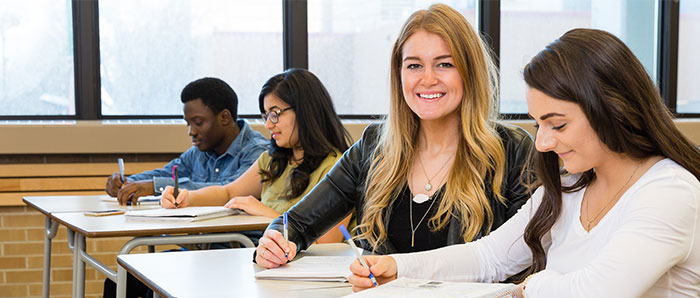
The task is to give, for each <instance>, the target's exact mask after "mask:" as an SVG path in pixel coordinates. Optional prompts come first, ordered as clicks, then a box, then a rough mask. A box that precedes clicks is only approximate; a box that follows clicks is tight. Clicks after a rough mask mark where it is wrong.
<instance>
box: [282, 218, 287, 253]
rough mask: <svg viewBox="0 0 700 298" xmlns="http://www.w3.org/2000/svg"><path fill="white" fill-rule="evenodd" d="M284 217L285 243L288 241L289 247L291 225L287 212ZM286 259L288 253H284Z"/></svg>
mask: <svg viewBox="0 0 700 298" xmlns="http://www.w3.org/2000/svg"><path fill="white" fill-rule="evenodd" d="M282 217H283V218H284V241H287V247H289V232H288V230H289V225H288V224H287V212H285V213H284V214H283V215H282ZM284 257H285V258H286V257H287V252H286V251H285V252H284Z"/></svg>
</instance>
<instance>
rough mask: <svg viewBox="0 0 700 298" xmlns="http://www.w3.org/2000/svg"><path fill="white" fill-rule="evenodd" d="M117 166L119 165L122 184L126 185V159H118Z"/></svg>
mask: <svg viewBox="0 0 700 298" xmlns="http://www.w3.org/2000/svg"><path fill="white" fill-rule="evenodd" d="M117 164H119V175H120V176H121V178H122V183H126V178H124V159H122V158H121V157H120V158H117Z"/></svg>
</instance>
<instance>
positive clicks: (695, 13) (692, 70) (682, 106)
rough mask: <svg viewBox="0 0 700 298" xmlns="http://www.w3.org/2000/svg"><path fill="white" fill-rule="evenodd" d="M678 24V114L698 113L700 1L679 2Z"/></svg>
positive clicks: (699, 107)
mask: <svg viewBox="0 0 700 298" xmlns="http://www.w3.org/2000/svg"><path fill="white" fill-rule="evenodd" d="M678 19H679V24H678V27H679V29H678V97H677V98H678V101H677V102H676V110H677V111H678V113H700V86H699V85H698V78H697V72H698V69H700V57H699V56H698V53H700V39H698V36H700V0H683V1H681V2H680V13H679V17H678Z"/></svg>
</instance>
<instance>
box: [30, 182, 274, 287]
mask: <svg viewBox="0 0 700 298" xmlns="http://www.w3.org/2000/svg"><path fill="white" fill-rule="evenodd" d="M103 197H104V196H65V197H61V196H51V197H25V198H24V199H23V201H24V202H25V203H26V204H27V205H28V206H30V207H32V208H34V209H37V210H38V211H39V212H41V213H42V214H44V215H45V216H46V234H45V237H44V272H43V283H44V284H43V289H42V295H43V297H48V296H49V282H50V279H49V278H50V274H51V239H53V238H54V237H55V236H56V231H57V229H58V224H59V223H60V224H62V225H64V226H66V227H67V228H68V243H69V247H70V248H71V250H72V251H73V297H82V296H84V293H85V264H89V265H91V266H93V267H94V268H95V269H97V270H98V271H100V272H102V273H103V274H105V275H106V276H107V277H108V278H110V279H112V280H114V281H115V282H116V283H117V295H118V296H119V295H121V296H119V297H123V295H124V294H125V289H126V288H125V286H124V282H122V280H120V278H119V276H117V273H116V272H114V271H113V270H111V269H110V268H109V267H107V266H105V265H104V264H102V263H101V262H99V261H97V260H96V259H94V258H93V257H92V256H90V255H89V254H87V252H86V251H85V249H86V247H85V242H86V237H90V238H92V237H121V236H130V237H138V238H135V239H132V240H130V241H129V242H127V243H126V244H125V245H124V246H123V247H122V249H121V251H120V252H119V253H120V254H127V253H129V252H131V250H133V249H134V248H136V247H138V246H142V245H163V244H186V243H202V242H210V243H211V242H229V241H239V242H242V243H246V244H248V245H252V243H251V242H250V239H248V238H247V237H245V236H243V235H241V234H238V233H233V232H239V231H249V230H263V229H265V228H266V227H267V225H268V224H269V222H270V220H269V219H268V218H265V217H260V216H249V215H236V216H227V217H222V218H217V219H211V220H204V221H200V222H192V223H191V222H183V223H172V222H143V221H127V220H126V218H125V217H124V215H115V216H103V217H91V216H85V215H84V214H83V212H85V211H100V210H109V209H127V210H131V209H146V208H155V207H157V205H155V204H141V205H139V206H133V207H132V206H119V205H118V204H117V203H115V202H105V201H103V200H102V198H103ZM216 232H222V233H219V234H205V235H180V236H168V237H163V236H156V235H164V234H169V235H172V234H186V233H216ZM124 280H126V279H125V276H124Z"/></svg>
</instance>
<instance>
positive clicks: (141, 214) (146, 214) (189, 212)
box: [124, 206, 244, 221]
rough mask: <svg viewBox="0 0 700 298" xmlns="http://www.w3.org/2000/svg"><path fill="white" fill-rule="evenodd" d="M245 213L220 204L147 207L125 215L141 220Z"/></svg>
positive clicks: (182, 219) (185, 218) (189, 218)
mask: <svg viewBox="0 0 700 298" xmlns="http://www.w3.org/2000/svg"><path fill="white" fill-rule="evenodd" d="M241 213H244V212H243V211H242V210H240V209H231V208H225V207H219V206H213V207H185V208H176V209H166V208H157V209H146V210H130V211H127V212H126V214H124V216H126V218H127V219H130V220H141V221H200V220H205V219H211V218H217V217H223V216H229V215H236V214H241Z"/></svg>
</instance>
